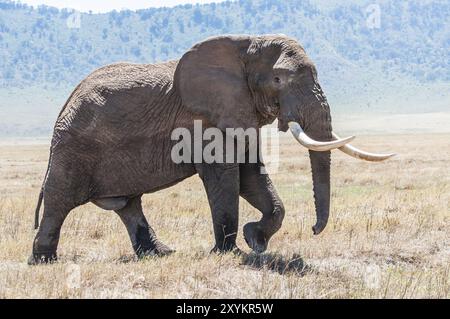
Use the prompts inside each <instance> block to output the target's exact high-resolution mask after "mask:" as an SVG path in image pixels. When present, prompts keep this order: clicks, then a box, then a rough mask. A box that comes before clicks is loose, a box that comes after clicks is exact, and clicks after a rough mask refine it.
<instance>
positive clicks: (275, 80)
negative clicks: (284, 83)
mask: <svg viewBox="0 0 450 319" xmlns="http://www.w3.org/2000/svg"><path fill="white" fill-rule="evenodd" d="M273 81H274V82H275V83H277V84H280V83H281V79H280V78H279V77H278V76H276V77H274V78H273Z"/></svg>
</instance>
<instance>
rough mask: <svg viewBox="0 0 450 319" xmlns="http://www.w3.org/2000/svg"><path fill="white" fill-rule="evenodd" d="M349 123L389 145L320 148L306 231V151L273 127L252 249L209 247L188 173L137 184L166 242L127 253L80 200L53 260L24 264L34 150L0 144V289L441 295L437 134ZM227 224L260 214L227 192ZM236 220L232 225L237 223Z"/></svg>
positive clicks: (37, 168)
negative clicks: (264, 216) (279, 214)
mask: <svg viewBox="0 0 450 319" xmlns="http://www.w3.org/2000/svg"><path fill="white" fill-rule="evenodd" d="M386 139H387V136H381V135H380V136H360V137H359V138H358V140H357V141H356V143H355V145H357V146H361V147H364V148H365V149H368V150H383V149H388V150H395V151H396V152H398V153H399V155H398V156H397V157H396V158H394V159H392V160H390V161H388V162H386V163H378V164H373V163H367V162H361V161H357V160H355V159H352V158H349V157H347V156H345V155H344V154H341V153H339V152H336V153H333V174H332V175H333V178H332V184H333V194H332V213H331V218H330V222H329V225H328V227H327V228H326V230H325V231H324V232H323V233H322V234H321V235H319V236H313V235H312V231H311V226H312V225H313V223H314V219H315V216H314V206H313V200H312V191H311V188H312V186H311V177H310V167H309V160H308V157H307V152H306V151H305V150H304V149H302V148H300V147H299V146H298V144H296V143H295V142H293V140H292V139H291V138H283V139H282V145H281V154H282V156H281V163H280V169H279V171H278V173H277V174H274V175H272V179H273V181H274V184H275V185H276V187H277V189H278V191H279V193H280V196H281V198H282V199H283V201H284V203H285V206H286V209H287V215H286V218H285V221H284V225H283V227H282V229H281V230H280V231H279V232H278V233H277V234H276V235H275V236H274V237H273V239H272V241H271V242H270V244H269V249H268V251H267V252H266V253H265V254H263V255H259V256H258V255H255V254H253V253H251V252H250V250H249V249H248V247H247V245H246V244H245V242H244V240H243V238H242V234H241V233H240V234H239V238H238V245H239V246H240V248H242V249H244V250H245V251H246V252H247V254H246V255H244V256H234V255H224V256H218V255H211V254H209V250H210V249H211V248H212V245H213V235H212V226H211V218H210V212H209V208H208V203H207V200H206V196H205V194H204V190H203V187H202V185H201V182H200V180H199V179H198V177H196V176H194V177H192V178H190V179H188V180H186V181H184V182H182V183H180V184H178V185H176V186H174V187H172V188H169V189H166V190H163V191H160V192H158V193H155V194H149V195H146V196H144V208H145V211H146V215H147V218H148V219H149V221H150V223H151V224H152V226H153V227H154V228H155V230H156V232H157V234H158V235H159V237H160V238H161V239H162V241H163V242H165V243H166V244H168V245H169V246H171V247H172V248H175V249H176V250H177V252H176V253H175V254H173V255H171V256H168V257H164V258H148V259H145V260H141V261H137V260H135V258H134V257H133V253H132V249H131V245H130V242H129V239H128V236H127V234H126V231H125V227H124V226H123V225H122V224H121V222H120V220H119V218H118V216H116V215H115V214H114V213H113V212H106V211H102V210H100V209H99V208H97V207H95V206H93V205H90V204H88V205H85V206H82V207H79V208H77V209H76V210H74V211H73V212H72V213H71V214H70V215H69V217H68V219H67V220H66V222H65V224H64V227H63V230H62V235H61V242H60V246H59V255H60V260H59V262H58V263H56V264H52V265H45V266H35V267H30V266H27V265H26V259H27V257H28V255H29V254H30V251H31V243H32V240H33V237H34V231H33V230H32V225H33V211H34V208H35V204H36V199H37V195H38V189H39V187H40V185H41V182H42V179H43V175H44V173H45V167H46V163H47V157H48V147H47V146H46V145H39V144H34V145H33V144H16V145H13V144H11V143H6V144H2V145H0V297H1V298H19V297H26V298H28V297H37V298H68V297H73V298H77V297H83V298H94V297H95V298H98V297H104V298H113V297H115V298H131V297H133V298H156V297H162V298H166V297H186V298H235V297H240V298H361V297H368V298H420V297H427V298H449V297H450V279H449V278H450V171H449V169H450V141H449V135H448V134H426V135H412V134H409V135H392V136H390V137H389V140H386ZM240 216H241V219H240V229H242V225H244V224H245V223H246V222H248V221H253V220H256V219H259V217H260V214H259V212H257V211H256V210H255V209H253V208H252V207H251V206H249V205H248V204H247V203H246V202H245V201H244V200H242V202H241V213H240ZM240 232H241V230H240Z"/></svg>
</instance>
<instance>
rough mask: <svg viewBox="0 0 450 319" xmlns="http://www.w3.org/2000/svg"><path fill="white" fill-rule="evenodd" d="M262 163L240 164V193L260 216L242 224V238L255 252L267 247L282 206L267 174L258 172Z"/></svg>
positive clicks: (278, 227)
mask: <svg viewBox="0 0 450 319" xmlns="http://www.w3.org/2000/svg"><path fill="white" fill-rule="evenodd" d="M261 165H262V164H259V163H255V164H241V166H240V195H241V196H242V197H243V198H244V199H246V200H247V201H248V202H249V203H250V205H252V206H253V207H255V208H256V209H258V210H259V211H261V213H262V214H263V216H262V218H261V220H260V221H258V222H251V223H248V224H246V225H245V226H244V238H245V241H246V242H247V244H248V245H249V246H250V248H252V249H253V250H254V251H255V252H257V253H262V252H264V251H265V250H266V249H267V245H268V243H269V239H270V238H271V237H272V236H273V235H274V234H275V233H276V232H277V231H278V230H279V229H280V227H281V224H282V222H283V219H284V213H285V210H284V206H283V203H282V202H281V199H280V197H279V196H278V194H277V191H276V190H275V187H274V186H273V184H272V181H271V180H270V178H269V176H268V175H267V174H261V173H260V171H261V170H260V167H261Z"/></svg>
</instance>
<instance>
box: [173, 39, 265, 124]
mask: <svg viewBox="0 0 450 319" xmlns="http://www.w3.org/2000/svg"><path fill="white" fill-rule="evenodd" d="M249 45H250V40H249V38H245V37H232V36H229V37H216V38H211V39H208V40H206V41H204V42H201V43H199V44H197V45H195V46H194V47H193V48H192V49H190V50H189V51H188V52H187V53H185V54H184V55H183V57H182V58H181V60H180V61H179V63H178V65H177V69H176V71H175V77H174V82H175V88H176V90H178V92H179V94H180V96H181V100H182V103H183V105H184V106H185V107H186V108H187V109H188V110H189V111H190V112H191V113H193V114H194V115H195V116H199V117H201V118H205V119H206V120H207V121H208V122H209V123H208V124H209V125H211V126H215V127H218V128H219V129H221V130H225V129H226V128H239V127H240V128H244V129H247V128H249V127H257V125H258V120H257V115H256V109H255V106H254V103H253V98H252V95H251V93H250V90H249V88H248V84H247V77H246V73H245V64H244V61H243V58H244V57H245V55H246V52H247V49H248V47H249Z"/></svg>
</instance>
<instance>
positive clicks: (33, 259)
mask: <svg viewBox="0 0 450 319" xmlns="http://www.w3.org/2000/svg"><path fill="white" fill-rule="evenodd" d="M57 260H58V257H57V256H56V252H54V253H38V254H36V253H32V254H31V256H30V257H29V258H28V265H30V266H33V265H41V264H52V263H54V262H56V261H57Z"/></svg>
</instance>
